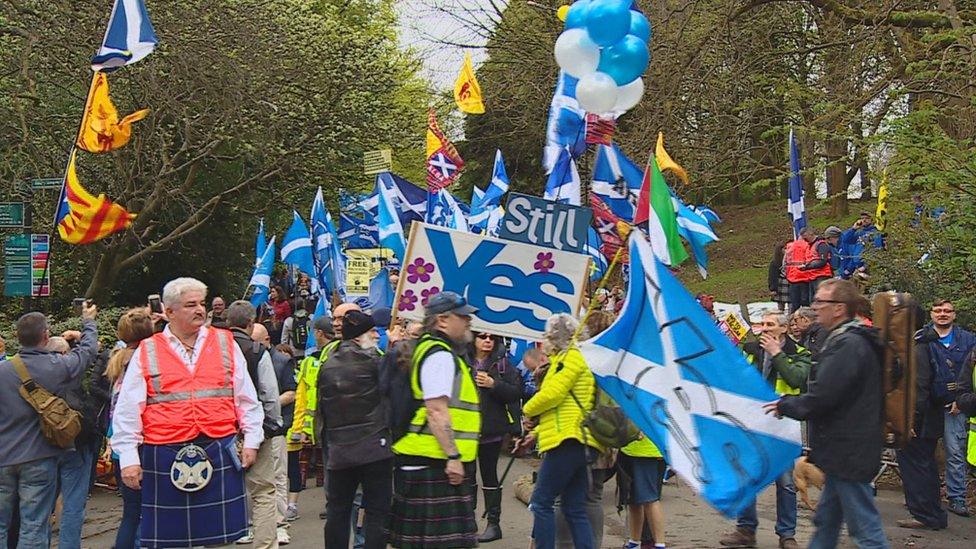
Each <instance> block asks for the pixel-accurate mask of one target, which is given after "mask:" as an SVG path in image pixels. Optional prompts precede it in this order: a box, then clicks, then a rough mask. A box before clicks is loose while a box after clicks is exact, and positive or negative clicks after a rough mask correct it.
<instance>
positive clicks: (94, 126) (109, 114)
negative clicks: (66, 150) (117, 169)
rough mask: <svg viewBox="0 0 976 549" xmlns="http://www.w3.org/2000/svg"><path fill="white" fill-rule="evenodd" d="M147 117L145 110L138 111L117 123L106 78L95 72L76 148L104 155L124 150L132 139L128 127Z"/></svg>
mask: <svg viewBox="0 0 976 549" xmlns="http://www.w3.org/2000/svg"><path fill="white" fill-rule="evenodd" d="M148 114H149V109H142V110H138V111H136V112H134V113H132V114H130V115H128V116H126V117H124V118H122V119H121V120H119V111H118V110H116V108H115V105H113V104H112V98H111V97H110V96H109V93H108V76H106V75H105V73H103V72H96V73H95V76H94V78H92V83H91V88H90V89H89V90H88V101H86V102H85V113H84V115H82V118H81V128H80V129H79V131H78V140H77V143H76V145H77V146H78V148H79V149H81V150H84V151H88V152H92V153H104V152H109V151H114V150H115V149H118V148H121V147H124V146H125V144H126V143H128V142H129V138H131V137H132V123H133V122H138V121H139V120H142V119H143V118H145V117H146V115H148Z"/></svg>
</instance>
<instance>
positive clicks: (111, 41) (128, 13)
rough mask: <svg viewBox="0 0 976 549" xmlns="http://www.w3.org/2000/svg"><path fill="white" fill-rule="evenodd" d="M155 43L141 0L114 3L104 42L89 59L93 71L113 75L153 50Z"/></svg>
mask: <svg viewBox="0 0 976 549" xmlns="http://www.w3.org/2000/svg"><path fill="white" fill-rule="evenodd" d="M158 43H159V39H157V38H156V31H154V30H153V27H152V23H151V22H150V21H149V12H147V11H146V3H145V2H144V1H143V0H115V5H114V6H113V7H112V16H111V17H110V18H109V20H108V28H107V29H105V38H103V39H102V46H101V47H100V48H98V53H96V54H95V57H93V58H92V70H93V71H113V70H115V69H118V68H120V67H124V66H126V65H131V64H133V63H135V62H137V61H139V60H140V59H142V58H143V57H146V56H147V55H149V54H150V53H152V52H153V49H155V47H156V44H158Z"/></svg>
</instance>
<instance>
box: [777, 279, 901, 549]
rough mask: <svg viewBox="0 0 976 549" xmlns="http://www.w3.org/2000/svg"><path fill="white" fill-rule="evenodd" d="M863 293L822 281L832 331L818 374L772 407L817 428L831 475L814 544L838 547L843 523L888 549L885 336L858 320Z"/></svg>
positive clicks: (817, 452) (824, 316)
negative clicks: (876, 492)
mask: <svg viewBox="0 0 976 549" xmlns="http://www.w3.org/2000/svg"><path fill="white" fill-rule="evenodd" d="M859 300H860V294H859V293H858V291H857V287H856V286H854V284H853V283H852V282H850V281H846V280H838V279H831V280H826V281H824V282H823V283H821V284H820V287H819V288H818V289H817V293H816V296H815V297H814V300H813V303H812V305H813V308H814V310H815V311H816V312H817V320H818V321H819V322H820V324H821V325H822V326H823V327H824V328H825V329H827V330H829V332H830V333H829V335H828V336H827V340H826V341H825V342H824V347H823V349H822V350H821V352H820V357H819V361H818V362H817V363H816V364H814V366H813V369H812V370H811V371H810V380H809V383H808V385H807V392H806V393H805V394H802V395H797V396H784V397H783V398H781V399H780V400H778V401H776V402H772V403H769V404H767V405H766V406H765V407H766V409H767V412H772V413H776V414H777V415H784V416H787V417H791V418H793V419H798V420H807V421H808V422H809V426H810V447H811V452H810V461H811V462H812V463H814V464H816V465H817V466H819V467H820V468H821V469H822V470H823V472H824V473H825V475H826V482H825V483H824V487H823V491H822V493H821V495H820V503H819V505H818V507H817V514H816V517H815V518H814V524H816V526H817V531H816V533H815V534H814V536H813V539H812V540H811V541H810V547H811V548H813V549H820V548H828V547H836V546H837V538H838V536H839V535H840V528H841V525H842V524H843V523H844V522H846V523H847V529H848V532H849V533H850V535H851V537H852V538H854V540H855V541H856V543H857V546H858V547H862V548H864V547H874V548H887V547H888V540H887V538H886V537H885V533H884V529H883V527H882V524H881V515H880V514H879V513H878V508H877V507H876V506H875V504H874V496H873V489H872V488H871V480H872V479H873V478H874V475H875V473H877V471H878V468H879V467H880V466H881V450H882V403H883V399H882V394H881V360H880V356H879V350H880V349H879V345H878V343H877V335H876V333H875V331H874V330H873V329H870V328H867V327H866V326H864V325H862V324H861V323H860V322H859V321H857V320H855V318H854V312H855V310H856V308H857V306H858V302H859Z"/></svg>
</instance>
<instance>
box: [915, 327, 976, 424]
mask: <svg viewBox="0 0 976 549" xmlns="http://www.w3.org/2000/svg"><path fill="white" fill-rule="evenodd" d="M929 329H932V325H931V324H929V325H928V326H926V330H929ZM974 347H976V335H973V334H972V332H968V331H966V330H963V329H962V328H960V327H959V326H953V327H952V344H951V345H949V346H948V347H946V346H945V345H943V344H942V343H941V342H940V341H939V340H938V339H935V340H934V341H929V342H928V355H929V362H930V364H931V366H932V378H933V379H932V394H931V398H932V400H934V401H935V402H937V403H938V404H943V405H944V404H950V403H952V402H953V401H954V400H955V393H956V388H957V386H956V383H957V381H958V380H959V376H960V374H961V373H962V371H963V370H965V369H966V366H967V365H968V364H969V362H970V361H971V360H972V358H971V355H972V352H973V348H974Z"/></svg>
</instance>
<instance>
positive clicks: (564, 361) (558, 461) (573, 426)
mask: <svg viewBox="0 0 976 549" xmlns="http://www.w3.org/2000/svg"><path fill="white" fill-rule="evenodd" d="M578 327H579V322H577V320H576V319H575V318H573V317H572V316H570V315H568V314H558V315H555V316H553V317H552V318H550V319H549V320H548V321H547V322H546V331H545V334H544V337H545V340H544V342H543V344H542V348H543V350H544V351H545V352H546V354H548V355H549V357H550V359H549V360H550V365H549V370H548V371H547V372H546V375H545V377H544V378H543V379H542V385H541V386H540V387H539V392H538V393H536V395H535V396H533V397H532V399H530V400H529V401H528V402H526V403H525V408H524V412H525V416H526V417H527V418H531V419H529V420H527V421H526V423H527V424H528V426H534V430H533V431H532V433H530V434H529V435H528V436H527V437H526V439H525V440H523V442H522V445H523V446H524V445H528V444H531V443H532V442H534V441H536V440H538V450H539V452H540V453H541V454H543V459H542V466H541V467H540V468H539V475H538V480H537V481H536V485H535V490H534V491H533V493H532V502H531V504H530V505H529V508H530V509H532V514H533V515H534V519H535V522H534V523H533V526H532V538H533V539H534V540H535V546H536V548H537V549H553V547H555V543H556V521H555V515H554V511H553V505H554V504H555V501H556V498H557V497H559V498H560V502H561V503H560V505H561V507H562V512H563V515H564V516H565V517H566V522H567V523H568V524H569V529H570V533H571V534H572V536H573V544H574V545H575V546H576V547H577V549H593V530H592V528H591V527H590V521H589V519H588V517H587V514H586V504H585V500H586V489H587V475H588V463H589V461H590V457H591V456H594V457H595V455H596V454H597V453H599V452H602V451H603V448H602V447H601V446H600V445H599V444H598V443H597V442H596V441H595V440H593V437H592V436H590V433H589V432H588V430H587V429H585V428H583V426H582V422H583V418H584V417H585V416H586V414H587V413H588V412H589V411H590V410H591V409H592V408H593V402H594V390H595V382H594V379H593V374H592V373H591V372H590V369H589V367H587V365H586V362H585V361H584V360H583V355H582V354H581V353H580V352H579V349H577V348H576V345H575V342H574V339H573V335H574V334H575V332H576V330H577V328H578ZM581 337H585V335H584V334H581Z"/></svg>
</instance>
